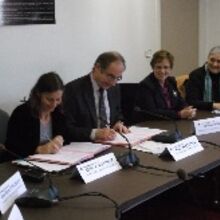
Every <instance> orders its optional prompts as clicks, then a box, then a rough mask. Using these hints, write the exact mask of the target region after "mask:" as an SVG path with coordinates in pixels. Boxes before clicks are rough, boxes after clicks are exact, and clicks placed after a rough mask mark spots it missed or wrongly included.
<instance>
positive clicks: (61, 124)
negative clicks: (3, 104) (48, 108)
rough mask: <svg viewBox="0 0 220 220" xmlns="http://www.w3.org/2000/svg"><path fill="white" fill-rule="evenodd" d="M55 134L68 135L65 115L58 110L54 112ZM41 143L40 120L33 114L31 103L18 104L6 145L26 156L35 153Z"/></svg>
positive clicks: (53, 127) (10, 120) (53, 126)
mask: <svg viewBox="0 0 220 220" xmlns="http://www.w3.org/2000/svg"><path fill="white" fill-rule="evenodd" d="M52 132H53V136H56V135H62V136H63V137H64V139H65V138H67V137H66V133H67V132H66V126H65V118H64V115H63V114H62V113H61V112H60V111H59V110H58V109H55V111H54V112H53V113H52ZM39 144H40V120H39V118H36V117H34V116H33V115H32V114H31V110H30V106H29V103H28V102H27V103H25V104H22V105H20V106H18V107H17V108H16V109H15V110H14V111H13V113H12V115H11V117H10V119H9V122H8V130H7V137H6V142H5V145H6V147H7V148H8V149H9V150H11V151H12V152H15V153H17V154H18V155H20V156H23V157H26V156H28V155H31V154H34V153H35V150H36V147H37V146H39Z"/></svg>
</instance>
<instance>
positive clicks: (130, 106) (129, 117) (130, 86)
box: [120, 83, 138, 125]
mask: <svg viewBox="0 0 220 220" xmlns="http://www.w3.org/2000/svg"><path fill="white" fill-rule="evenodd" d="M137 88H138V83H120V90H121V109H122V114H123V116H124V119H125V123H126V125H132V124H134V123H135V120H134V118H133V113H134V105H135V99H136V93H137Z"/></svg>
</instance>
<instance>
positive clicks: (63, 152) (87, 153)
mask: <svg viewBox="0 0 220 220" xmlns="http://www.w3.org/2000/svg"><path fill="white" fill-rule="evenodd" d="M108 148H110V146H109V145H103V144H96V143H91V142H73V143H71V144H69V145H66V146H64V147H62V148H61V149H60V150H59V151H58V152H57V153H56V154H34V155H31V156H29V157H28V158H27V159H28V160H30V161H39V162H47V163H56V164H63V165H75V164H78V163H80V162H82V161H84V160H87V159H90V158H92V157H94V156H95V155H96V154H98V153H100V152H102V151H104V150H106V149H108Z"/></svg>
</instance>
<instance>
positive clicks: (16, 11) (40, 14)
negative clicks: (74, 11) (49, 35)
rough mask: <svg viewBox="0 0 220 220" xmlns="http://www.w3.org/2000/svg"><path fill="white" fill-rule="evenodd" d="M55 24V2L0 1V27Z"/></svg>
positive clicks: (28, 0)
mask: <svg viewBox="0 0 220 220" xmlns="http://www.w3.org/2000/svg"><path fill="white" fill-rule="evenodd" d="M24 24H55V0H0V25H24Z"/></svg>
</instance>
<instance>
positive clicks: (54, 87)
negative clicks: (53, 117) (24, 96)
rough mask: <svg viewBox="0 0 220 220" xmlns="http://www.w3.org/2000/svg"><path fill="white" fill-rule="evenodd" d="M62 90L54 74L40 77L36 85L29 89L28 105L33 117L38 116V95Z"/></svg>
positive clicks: (58, 78)
mask: <svg viewBox="0 0 220 220" xmlns="http://www.w3.org/2000/svg"><path fill="white" fill-rule="evenodd" d="M58 90H62V91H63V90H64V84H63V81H62V79H61V78H60V76H59V75H58V74H57V73H56V72H48V73H45V74H43V75H41V76H40V78H39V79H38V81H37V83H36V84H35V85H34V87H33V88H32V89H31V92H30V96H29V103H30V106H31V111H32V113H33V115H34V116H35V117H38V116H39V112H40V105H41V99H40V95H41V94H42V93H44V92H56V91H58Z"/></svg>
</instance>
